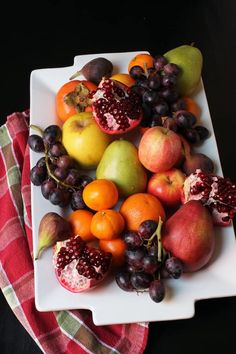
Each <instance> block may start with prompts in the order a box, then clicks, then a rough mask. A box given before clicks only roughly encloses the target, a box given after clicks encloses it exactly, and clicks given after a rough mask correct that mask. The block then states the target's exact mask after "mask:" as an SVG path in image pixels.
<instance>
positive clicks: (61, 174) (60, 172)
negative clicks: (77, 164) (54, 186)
mask: <svg viewBox="0 0 236 354" xmlns="http://www.w3.org/2000/svg"><path fill="white" fill-rule="evenodd" d="M53 174H54V176H55V177H57V178H59V179H60V180H63V179H65V178H66V176H67V175H68V170H67V169H65V168H63V167H56V168H55V170H54V172H53Z"/></svg>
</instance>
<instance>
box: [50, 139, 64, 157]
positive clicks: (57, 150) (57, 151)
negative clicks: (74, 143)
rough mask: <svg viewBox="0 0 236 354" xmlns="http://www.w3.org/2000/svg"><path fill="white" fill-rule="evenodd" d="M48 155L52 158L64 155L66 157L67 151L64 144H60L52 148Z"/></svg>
mask: <svg viewBox="0 0 236 354" xmlns="http://www.w3.org/2000/svg"><path fill="white" fill-rule="evenodd" d="M48 154H49V156H51V157H59V156H62V155H66V149H65V148H64V146H63V145H62V143H60V142H58V143H55V144H53V145H52V146H51V147H50V149H49V151H48Z"/></svg>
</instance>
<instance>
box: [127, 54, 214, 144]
mask: <svg viewBox="0 0 236 354" xmlns="http://www.w3.org/2000/svg"><path fill="white" fill-rule="evenodd" d="M179 72H180V69H179V67H178V66H177V65H176V64H174V63H168V61H167V59H166V58H165V57H164V56H161V55H158V56H156V57H154V66H153V67H152V68H149V69H147V70H143V69H142V68H141V67H140V66H133V67H132V68H131V70H130V72H129V74H130V76H131V77H132V78H133V79H135V81H136V83H135V85H134V86H133V87H132V89H133V90H134V91H135V92H136V93H137V94H138V95H140V96H141V98H142V106H143V112H144V118H143V120H142V123H141V124H142V126H144V127H154V126H163V127H165V128H168V129H170V130H173V131H175V132H178V133H180V134H182V135H183V136H184V137H185V138H186V139H187V140H188V141H189V142H190V143H193V144H194V143H198V142H200V141H202V140H204V139H206V138H207V137H208V136H209V131H208V129H207V128H205V127H203V126H201V125H196V122H197V119H196V117H195V116H194V114H193V113H191V112H189V111H187V110H186V108H187V107H186V103H185V101H184V100H183V99H182V98H181V97H180V96H179V94H178V91H177V87H176V83H177V77H178V74H179Z"/></svg>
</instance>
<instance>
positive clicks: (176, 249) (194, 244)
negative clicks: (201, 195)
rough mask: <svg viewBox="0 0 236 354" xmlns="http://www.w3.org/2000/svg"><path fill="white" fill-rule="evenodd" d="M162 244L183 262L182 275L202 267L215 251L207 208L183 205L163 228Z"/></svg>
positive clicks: (195, 202) (211, 221)
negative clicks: (183, 272)
mask: <svg viewBox="0 0 236 354" xmlns="http://www.w3.org/2000/svg"><path fill="white" fill-rule="evenodd" d="M162 244H163V246H164V248H165V249H166V250H167V251H168V252H170V253H171V254H172V255H173V256H175V257H177V258H179V259H180V260H181V261H182V262H183V264H184V271H185V272H195V271H197V270H199V269H201V268H202V267H204V266H205V265H206V264H207V263H208V262H209V261H210V259H211V257H212V254H213V252H214V249H215V230H214V226H213V220H212V217H211V214H210V213H209V211H208V210H207V208H206V207H204V206H203V205H202V203H201V202H200V201H196V200H191V201H189V202H187V203H186V204H184V205H183V206H182V207H181V208H180V209H178V210H177V212H175V213H174V214H173V215H172V216H171V217H170V218H169V219H168V220H167V221H166V222H165V224H164V225H163V230H162Z"/></svg>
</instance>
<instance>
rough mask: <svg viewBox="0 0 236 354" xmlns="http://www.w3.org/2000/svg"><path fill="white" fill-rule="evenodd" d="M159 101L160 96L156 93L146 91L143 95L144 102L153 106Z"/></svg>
mask: <svg viewBox="0 0 236 354" xmlns="http://www.w3.org/2000/svg"><path fill="white" fill-rule="evenodd" d="M158 99H159V95H158V93H157V92H155V91H151V90H148V91H145V92H144V94H143V102H144V103H147V104H150V105H153V104H155V103H156V102H157V101H158Z"/></svg>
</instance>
